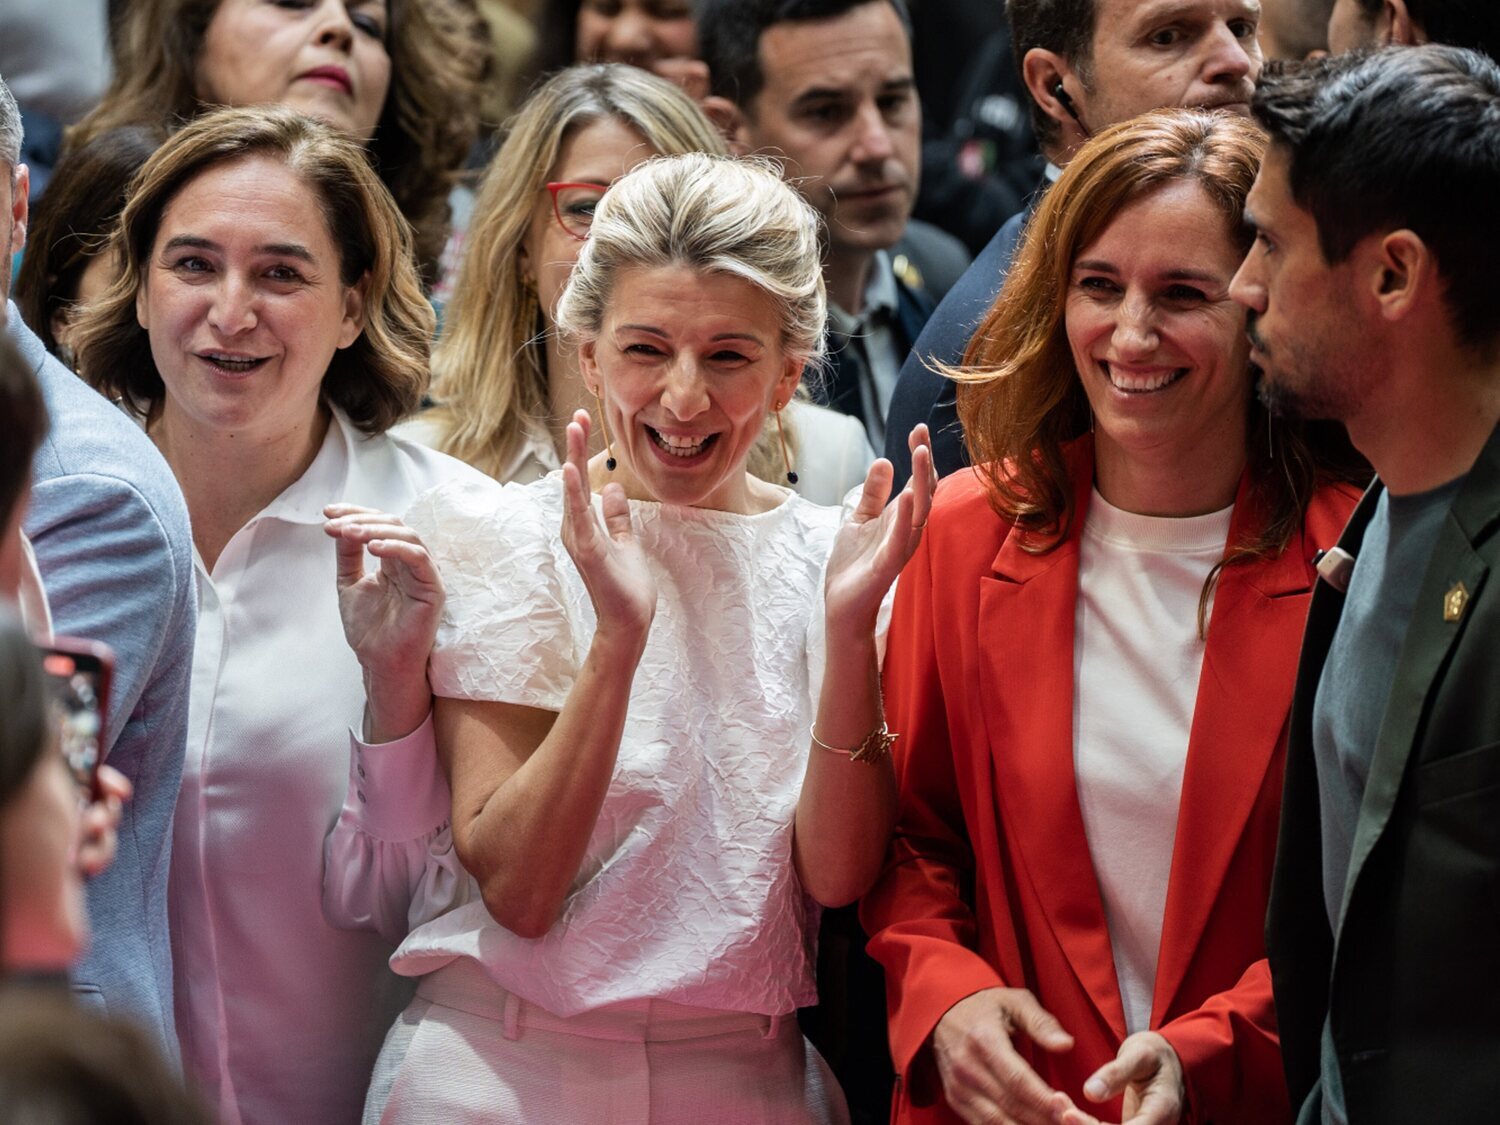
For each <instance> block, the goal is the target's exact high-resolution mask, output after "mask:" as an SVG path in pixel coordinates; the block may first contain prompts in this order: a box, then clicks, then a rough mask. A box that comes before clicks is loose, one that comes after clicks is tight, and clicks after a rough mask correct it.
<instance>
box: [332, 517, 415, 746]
mask: <svg viewBox="0 0 1500 1125" xmlns="http://www.w3.org/2000/svg"><path fill="white" fill-rule="evenodd" d="M323 514H324V515H325V516H327V517H328V522H327V523H325V524H324V525H323V530H324V531H325V532H327V533H328V535H330V536H331V537H332V538H333V539H335V540H336V541H337V544H338V590H339V617H340V618H341V619H342V621H343V624H344V639H345V640H347V641H348V642H349V647H350V648H352V649H353V650H354V654H355V656H356V657H358V658H359V663H360V667H361V668H363V669H364V673H365V690H366V693H367V696H368V703H369V732H368V737H369V738H370V740H371V741H373V742H385V741H389V740H391V739H393V738H400V737H402V736H404V735H407V734H410V733H411V731H413V730H414V729H416V727H418V726H419V725H421V723H422V720H423V719H425V718H426V716H427V711H428V710H429V708H430V705H431V701H432V696H431V693H430V692H429V690H428V688H427V657H428V655H429V654H430V653H431V652H432V642H433V640H434V639H435V638H436V636H437V627H438V622H439V620H440V619H441V618H442V615H443V583H442V579H441V578H440V577H439V576H438V572H437V567H436V566H434V565H433V562H432V558H431V556H429V555H428V553H427V548H426V547H424V546H423V545H422V541H421V539H419V538H418V537H417V533H416V532H414V531H412V530H411V528H409V527H407V526H406V525H405V524H403V523H402V522H401V521H400V520H399V519H398V518H397V517H395V516H393V515H390V514H388V513H386V512H379V511H376V510H374V509H373V508H362V507H359V506H358V505H355V504H330V505H328V507H326V508H324V509H323ZM366 551H368V552H369V553H370V554H371V555H372V556H374V557H375V558H376V559H377V560H379V566H377V567H376V568H375V569H374V570H373V571H371V572H369V573H367V572H366V571H365V552H366Z"/></svg>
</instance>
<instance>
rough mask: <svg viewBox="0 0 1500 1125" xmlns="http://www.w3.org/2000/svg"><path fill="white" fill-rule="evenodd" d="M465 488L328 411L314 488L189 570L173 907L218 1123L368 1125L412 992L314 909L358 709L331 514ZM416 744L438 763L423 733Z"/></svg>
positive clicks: (465, 473) (433, 459) (189, 1049)
mask: <svg viewBox="0 0 1500 1125" xmlns="http://www.w3.org/2000/svg"><path fill="white" fill-rule="evenodd" d="M454 477H460V478H464V477H467V478H472V479H482V478H481V477H480V474H478V473H477V472H475V471H474V470H473V469H470V468H469V467H468V466H466V465H464V464H462V463H460V462H458V461H455V460H453V459H452V458H450V457H444V456H443V455H441V454H438V453H433V452H431V451H429V450H426V449H422V448H421V447H419V446H415V445H411V444H409V443H407V442H403V441H399V440H397V439H395V438H391V437H374V438H370V437H365V436H364V435H363V434H361V433H359V431H357V430H356V429H355V428H354V427H353V426H352V425H351V424H350V423H349V421H348V419H347V418H345V417H343V416H342V415H341V414H338V413H337V412H336V413H335V415H334V419H333V421H332V423H331V424H330V425H329V427H328V434H327V437H326V438H325V439H324V441H323V446H322V448H321V449H320V450H319V452H318V455H317V456H316V457H315V458H314V459H313V462H312V464H311V465H309V466H308V468H307V471H306V472H305V473H303V474H302V476H301V477H300V478H299V479H298V480H296V481H295V482H293V483H292V484H291V485H290V486H288V488H287V489H286V490H285V491H284V492H283V493H282V494H281V495H280V496H278V497H277V498H276V499H275V500H273V501H272V502H271V503H270V504H269V505H267V506H266V508H265V509H264V510H263V511H261V512H260V513H259V514H257V515H256V516H255V517H254V518H253V519H251V520H250V522H249V523H247V524H246V525H245V526H244V527H243V528H241V529H240V530H239V531H238V532H236V533H235V535H234V536H233V538H231V539H230V541H229V543H228V544H227V545H226V546H225V548H224V551H223V553H222V554H221V555H220V556H219V559H218V561H217V562H216V563H215V565H214V569H213V571H212V573H210V572H209V571H207V570H206V569H205V568H204V566H203V561H202V559H199V558H196V556H195V562H196V566H197V578H198V629H197V634H196V640H195V649H194V652H193V678H192V694H191V697H190V707H189V720H188V743H187V756H186V761H185V764H184V768H183V774H182V790H181V793H180V795H179V797H178V801H177V813H176V818H175V821H174V826H173V839H172V868H171V876H170V882H169V884H168V886H169V894H168V910H169V916H170V920H171V934H172V954H173V970H174V988H175V992H176V1015H177V1032H178V1035H179V1037H180V1040H181V1044H182V1060H183V1068H184V1069H185V1070H186V1072H187V1073H188V1075H189V1077H190V1078H191V1079H192V1080H193V1081H194V1083H195V1084H196V1085H197V1086H198V1087H199V1089H200V1090H201V1091H202V1092H203V1094H204V1096H205V1099H206V1100H207V1101H208V1103H209V1104H210V1105H211V1106H212V1107H213V1109H214V1112H215V1117H216V1119H217V1120H219V1121H221V1122H223V1123H225V1125H232V1123H236V1122H245V1123H253V1122H266V1123H275V1125H281V1123H284V1122H292V1121H309V1122H310V1121H356V1120H358V1119H359V1114H360V1107H361V1105H362V1104H363V1102H364V1092H365V1087H366V1085H367V1083H368V1082H369V1076H370V1069H371V1067H372V1066H373V1064H374V1061H375V1056H376V1054H377V1053H378V1052H379V1050H380V1043H381V1040H382V1038H383V1037H384V1035H385V1032H386V1029H387V1028H388V1027H389V1026H390V1023H391V1021H392V1019H394V1018H395V1015H396V1013H397V1012H399V1011H400V1010H401V1007H402V1005H403V1004H404V1003H405V1000H406V997H407V996H408V995H409V993H410V988H409V986H406V985H405V982H403V981H401V980H399V979H398V978H397V977H395V976H394V975H393V974H392V973H390V972H389V971H388V969H387V967H386V960H387V958H388V957H389V956H390V953H391V946H390V944H388V943H387V942H386V941H384V940H382V939H381V938H379V937H378V936H376V935H374V934H367V933H348V932H342V931H339V930H335V929H334V928H333V927H331V926H330V925H329V924H328V922H327V921H326V920H325V919H324V914H323V910H322V907H321V897H322V883H323V838H324V837H325V836H326V835H327V834H328V831H329V829H330V828H331V827H332V826H333V823H334V820H335V818H336V817H337V816H338V813H339V809H340V806H341V804H342V800H343V797H344V791H345V778H346V776H347V774H348V771H349V758H350V741H351V738H352V731H351V728H353V729H354V730H358V729H360V727H361V726H362V723H363V714H364V706H365V693H364V686H363V681H362V677H361V673H360V668H359V663H358V661H357V660H356V659H355V656H354V653H353V652H352V651H351V650H350V648H349V646H348V645H347V644H346V643H345V640H344V631H343V626H342V625H341V623H340V620H339V611H338V590H337V587H336V585H335V575H336V566H335V555H334V543H333V540H331V539H330V538H329V537H328V536H327V535H326V534H324V532H323V506H324V505H325V504H329V503H332V502H334V501H336V500H345V501H349V502H351V503H355V504H364V505H368V506H371V507H377V508H382V509H384V510H386V511H394V512H400V511H402V510H403V509H404V508H405V507H406V506H407V504H408V503H410V501H411V499H412V498H413V497H414V496H416V495H417V494H418V493H419V492H421V491H423V490H424V489H427V488H430V487H432V486H433V485H435V484H438V483H439V482H441V481H445V480H449V479H451V478H454ZM420 733H421V734H423V735H425V737H426V740H427V741H426V747H427V749H426V754H427V755H428V756H430V755H431V754H432V749H431V746H432V744H431V726H430V724H428V725H427V726H426V727H425V728H424V729H423V731H422V732H420ZM414 737H416V736H414ZM396 745H398V744H392V746H396ZM96 940H104V941H107V940H108V935H107V934H106V935H100V937H99V938H97V939H96Z"/></svg>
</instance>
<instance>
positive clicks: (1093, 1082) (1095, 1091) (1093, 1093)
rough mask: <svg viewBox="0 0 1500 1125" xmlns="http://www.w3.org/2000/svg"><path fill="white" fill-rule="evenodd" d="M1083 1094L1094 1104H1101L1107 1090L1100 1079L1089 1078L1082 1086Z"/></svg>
mask: <svg viewBox="0 0 1500 1125" xmlns="http://www.w3.org/2000/svg"><path fill="white" fill-rule="evenodd" d="M1083 1092H1084V1093H1085V1094H1087V1095H1088V1096H1089V1097H1090V1098H1091V1099H1093V1100H1094V1101H1096V1102H1102V1101H1103V1100H1104V1098H1105V1095H1106V1094H1108V1093H1109V1090H1108V1089H1107V1088H1106V1087H1105V1085H1104V1080H1103V1079H1102V1078H1090V1079H1089V1080H1088V1081H1087V1082H1085V1083H1084V1084H1083Z"/></svg>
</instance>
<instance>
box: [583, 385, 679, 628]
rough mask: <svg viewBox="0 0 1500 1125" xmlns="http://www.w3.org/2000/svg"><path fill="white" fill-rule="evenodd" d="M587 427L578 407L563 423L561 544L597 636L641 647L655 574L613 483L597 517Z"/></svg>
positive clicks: (603, 492) (620, 490) (622, 496)
mask: <svg viewBox="0 0 1500 1125" xmlns="http://www.w3.org/2000/svg"><path fill="white" fill-rule="evenodd" d="M589 429H590V421H589V414H588V411H587V410H580V411H578V412H577V413H576V414H574V415H573V421H571V422H569V423H568V459H567V462H566V463H565V464H564V465H563V493H564V504H563V524H562V541H563V546H564V547H566V548H567V550H568V555H569V557H571V558H572V560H573V565H574V566H576V567H577V568H578V573H579V575H580V576H582V578H583V584H584V586H585V587H586V588H587V589H588V592H589V598H590V599H591V600H592V601H593V603H594V616H595V617H596V618H597V619H598V629H597V633H596V635H598V636H601V637H604V638H608V639H612V640H614V639H617V640H624V641H628V642H633V643H635V644H637V645H643V644H645V641H646V634H647V633H649V632H650V630H651V621H652V619H653V618H654V617H655V616H656V578H655V576H654V575H653V574H652V573H651V567H650V564H649V563H648V562H647V561H646V553H645V552H644V551H642V550H641V545H640V543H638V542H637V541H636V538H635V531H634V529H633V527H632V526H631V520H630V501H629V500H627V499H626V498H625V490H624V489H623V488H621V487H620V485H619V484H617V483H614V482H611V483H610V484H606V485H605V486H604V488H603V489H602V490H601V491H600V497H601V499H602V507H603V515H602V518H601V515H600V513H599V512H596V511H595V510H594V505H593V489H592V488H591V487H590V485H589V466H588V442H589Z"/></svg>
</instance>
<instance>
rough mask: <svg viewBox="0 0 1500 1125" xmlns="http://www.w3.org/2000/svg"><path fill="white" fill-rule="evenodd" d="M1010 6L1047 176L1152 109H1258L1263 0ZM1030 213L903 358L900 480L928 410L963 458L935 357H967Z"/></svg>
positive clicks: (955, 459) (897, 408) (894, 450)
mask: <svg viewBox="0 0 1500 1125" xmlns="http://www.w3.org/2000/svg"><path fill="white" fill-rule="evenodd" d="M1006 14H1007V15H1008V17H1009V18H1010V25H1011V35H1012V43H1013V45H1014V47H1015V52H1016V59H1017V64H1018V66H1019V68H1020V71H1021V75H1022V78H1023V79H1024V80H1025V83H1026V89H1027V92H1028V93H1029V94H1030V95H1031V101H1032V110H1031V112H1032V120H1033V123H1034V125H1035V128H1036V134H1037V139H1038V140H1039V141H1040V143H1041V146H1042V152H1043V154H1044V155H1045V156H1046V157H1047V159H1048V160H1049V161H1050V162H1051V164H1052V165H1053V166H1054V167H1053V169H1051V170H1049V179H1050V178H1053V177H1055V175H1056V166H1058V165H1062V164H1066V163H1067V162H1068V159H1069V158H1070V157H1071V156H1072V154H1073V153H1074V152H1075V151H1076V150H1077V149H1078V148H1079V146H1081V145H1082V144H1083V143H1084V141H1086V140H1087V139H1088V138H1089V137H1090V136H1091V135H1093V134H1094V133H1096V132H1098V131H1099V130H1101V129H1104V128H1107V127H1108V126H1110V125H1114V124H1117V123H1118V122H1121V121H1128V120H1129V119H1130V118H1132V117H1136V116H1139V115H1140V114H1142V113H1145V112H1147V111H1148V110H1152V109H1160V108H1161V107H1163V106H1211V107H1212V106H1218V107H1223V108H1226V109H1231V110H1234V111H1237V112H1242V113H1243V112H1248V111H1249V101H1250V95H1251V94H1252V92H1253V91H1254V88H1255V76H1256V75H1257V74H1258V73H1259V71H1260V46H1259V44H1258V43H1257V42H1256V38H1255V36H1256V30H1257V25H1258V21H1259V18H1260V4H1259V3H1258V0H1009V3H1007V4H1006ZM1029 214H1030V212H1029V211H1027V212H1023V213H1022V214H1021V215H1018V216H1016V217H1015V218H1014V219H1012V220H1011V221H1010V222H1008V223H1007V224H1006V225H1005V226H1004V227H1002V228H1001V230H1000V232H999V233H998V234H997V235H996V236H995V238H994V240H993V241H992V242H991V243H990V244H989V245H988V246H986V247H985V248H984V250H983V251H982V252H981V253H980V254H979V256H978V257H977V258H975V259H974V264H973V265H972V266H971V267H969V271H968V273H966V274H964V276H963V278H962V279H961V280H960V281H959V283H958V284H957V285H955V286H954V287H953V289H952V290H951V291H950V292H949V293H948V295H947V296H946V297H944V298H943V300H942V303H941V304H939V305H938V307H937V311H936V312H934V313H933V315H932V318H931V319H930V320H929V321H928V322H927V327H926V328H925V329H923V331H922V335H921V336H920V337H918V339H917V342H916V346H915V347H914V348H913V349H912V354H911V355H910V356H909V357H908V358H907V360H906V363H905V365H904V366H903V367H902V369H901V380H900V382H899V383H898V384H897V387H896V395H895V397H894V398H893V399H892V401H891V411H890V417H889V419H888V423H887V431H886V432H887V435H888V440H887V441H886V446H885V455H886V456H887V457H889V458H890V459H891V462H892V464H894V465H895V466H896V482H895V486H896V487H897V488H900V487H901V486H902V484H903V483H904V482H905V480H906V478H907V476H908V475H909V474H910V472H911V455H910V453H909V452H908V451H907V449H906V445H905V440H904V437H901V435H904V434H906V433H907V432H909V431H910V430H911V428H912V427H913V426H915V425H916V424H917V423H918V422H926V423H927V424H928V427H929V429H930V430H931V432H932V452H933V462H934V464H935V465H936V466H937V470H938V473H939V475H944V474H947V473H951V472H952V471H953V470H954V469H957V468H959V467H960V466H962V465H963V464H965V457H964V452H963V432H962V430H961V429H960V427H959V424H958V411H957V406H956V399H955V395H954V388H953V384H951V383H950V382H948V381H947V380H946V379H944V378H943V377H942V376H940V375H938V374H937V373H936V372H935V371H934V370H933V367H934V366H935V365H936V364H949V365H956V364H958V363H960V362H962V360H963V354H964V350H965V348H967V347H968V343H969V337H970V336H971V335H972V334H973V331H974V328H975V326H976V325H977V324H978V323H979V320H980V318H981V317H983V315H984V313H985V311H986V310H987V309H988V308H989V306H990V304H991V302H993V301H994V299H995V295H996V294H997V293H999V291H1000V284H1001V282H1002V281H1003V280H1004V277H1005V272H1006V270H1007V269H1008V268H1009V267H1010V259H1011V255H1012V253H1013V252H1014V251H1015V247H1016V243H1017V242H1018V241H1019V240H1020V234H1021V227H1022V224H1023V222H1024V220H1025V218H1026V217H1027V216H1028V215H1029ZM898 438H899V439H900V440H898Z"/></svg>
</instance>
